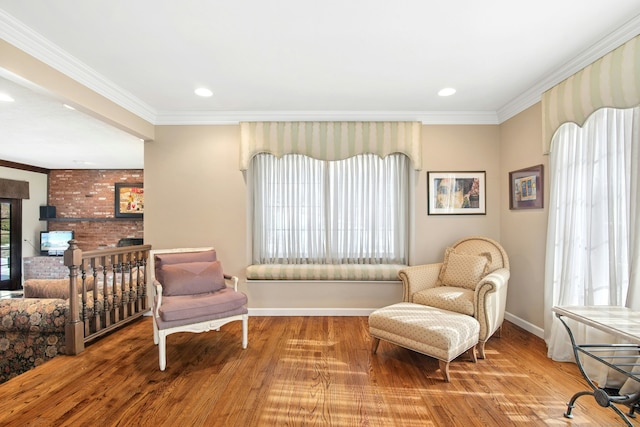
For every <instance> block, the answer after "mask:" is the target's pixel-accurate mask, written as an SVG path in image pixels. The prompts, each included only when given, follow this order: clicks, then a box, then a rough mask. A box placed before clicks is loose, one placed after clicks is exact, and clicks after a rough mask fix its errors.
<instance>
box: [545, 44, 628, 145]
mask: <svg viewBox="0 0 640 427" xmlns="http://www.w3.org/2000/svg"><path fill="white" fill-rule="evenodd" d="M637 105H640V35H639V36H636V37H635V38H633V39H631V40H629V41H628V42H627V43H625V44H623V45H622V46H620V47H618V48H617V49H615V50H613V51H611V52H609V53H608V54H606V55H605V56H603V57H602V58H600V59H599V60H597V61H596V62H594V63H593V64H591V65H589V66H587V67H585V68H583V69H582V70H581V71H579V72H577V73H576V74H574V75H573V76H571V77H569V78H568V79H566V80H565V81H563V82H562V83H560V84H558V85H556V86H555V87H553V88H551V89H549V90H548V91H547V92H545V93H544V94H542V122H543V129H542V136H543V142H542V144H543V146H542V149H543V152H544V153H545V154H548V153H549V151H550V149H551V140H552V139H553V135H554V134H555V132H556V131H557V130H558V128H559V127H560V125H562V124H563V123H567V122H573V123H576V124H577V125H579V126H582V125H583V124H584V122H585V120H586V119H587V118H588V117H589V116H590V115H591V114H592V113H593V112H595V111H596V110H598V109H600V108H604V107H615V108H630V107H635V106H637Z"/></svg>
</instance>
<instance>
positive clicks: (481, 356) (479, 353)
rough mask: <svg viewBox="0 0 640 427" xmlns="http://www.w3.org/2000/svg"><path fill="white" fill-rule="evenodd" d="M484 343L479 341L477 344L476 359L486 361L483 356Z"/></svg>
mask: <svg viewBox="0 0 640 427" xmlns="http://www.w3.org/2000/svg"><path fill="white" fill-rule="evenodd" d="M484 344H485V342H484V341H481V342H479V343H478V358H479V359H486V356H485V354H484Z"/></svg>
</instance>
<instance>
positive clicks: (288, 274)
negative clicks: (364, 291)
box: [246, 264, 407, 281]
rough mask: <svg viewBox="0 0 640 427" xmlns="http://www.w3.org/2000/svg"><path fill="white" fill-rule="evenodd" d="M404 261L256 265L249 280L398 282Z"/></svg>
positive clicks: (250, 269) (250, 267) (250, 273)
mask: <svg viewBox="0 0 640 427" xmlns="http://www.w3.org/2000/svg"><path fill="white" fill-rule="evenodd" d="M406 267H407V266H406V265H403V264H256V265H250V266H249V267H247V271H246V275H247V280H335V281H341V280H351V281H398V280H399V279H398V271H400V270H402V269H403V268H406Z"/></svg>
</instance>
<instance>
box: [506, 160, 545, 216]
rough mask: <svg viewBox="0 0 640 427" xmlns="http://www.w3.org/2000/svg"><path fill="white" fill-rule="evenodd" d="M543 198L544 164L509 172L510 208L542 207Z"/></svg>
mask: <svg viewBox="0 0 640 427" xmlns="http://www.w3.org/2000/svg"><path fill="white" fill-rule="evenodd" d="M543 200H544V173H543V169H542V165H537V166H532V167H530V168H526V169H520V170H517V171H513V172H509V209H542V208H543Z"/></svg>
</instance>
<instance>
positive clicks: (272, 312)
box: [249, 308, 544, 339]
mask: <svg viewBox="0 0 640 427" xmlns="http://www.w3.org/2000/svg"><path fill="white" fill-rule="evenodd" d="M374 310H376V309H375V308H250V309H249V316H369V315H370V314H371V313H372V312H373V311H374ZM504 318H505V320H508V321H509V322H511V323H513V324H514V325H516V326H519V327H521V328H522V329H524V330H525V331H527V332H530V333H532V334H533V335H535V336H537V337H538V338H543V339H544V330H543V329H542V328H539V327H538V326H536V325H534V324H532V323H529V322H527V321H526V320H523V319H521V318H519V317H517V316H514V315H513V314H510V313H505V315H504Z"/></svg>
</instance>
